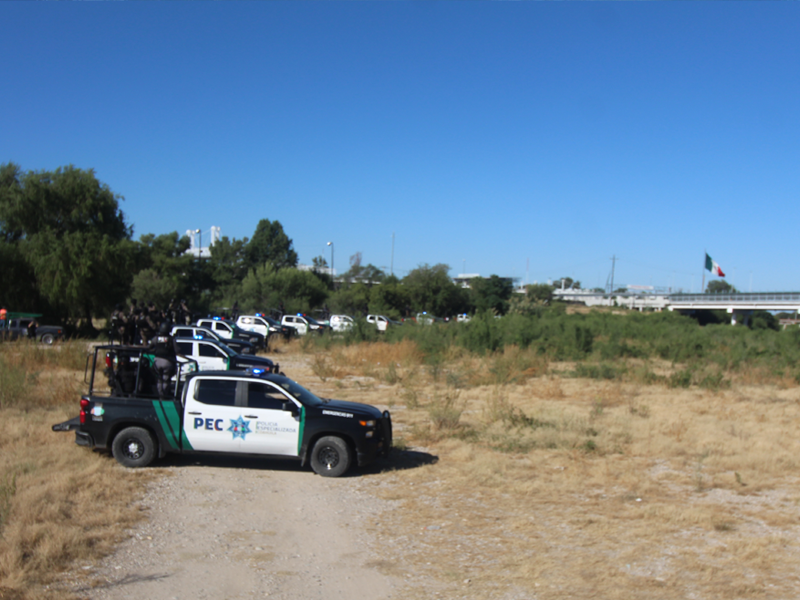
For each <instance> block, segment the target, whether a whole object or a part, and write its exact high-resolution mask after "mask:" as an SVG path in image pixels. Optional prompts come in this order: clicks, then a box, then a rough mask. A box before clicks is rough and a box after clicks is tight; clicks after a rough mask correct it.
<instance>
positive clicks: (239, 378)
mask: <svg viewBox="0 0 800 600" xmlns="http://www.w3.org/2000/svg"><path fill="white" fill-rule="evenodd" d="M108 348H110V347H98V348H97V349H96V350H95V356H94V363H93V369H92V376H91V379H90V384H89V393H88V394H87V395H85V396H83V397H82V398H81V400H80V413H79V415H78V416H77V417H75V418H73V419H70V420H69V421H65V422H63V423H58V424H56V425H53V427H52V429H53V431H74V432H75V442H76V443H77V444H78V445H79V446H86V447H89V448H95V449H100V450H110V451H111V453H112V454H113V456H114V458H116V459H117V461H118V462H119V463H120V464H122V465H124V466H126V467H145V466H147V465H149V464H150V463H151V462H152V461H153V460H155V459H156V458H158V457H162V456H165V455H166V454H168V453H203V452H213V453H225V454H250V455H261V456H268V457H283V458H291V459H295V460H299V461H300V463H301V464H302V465H306V464H308V465H310V466H311V468H312V469H313V470H314V472H315V473H317V474H319V475H322V476H325V477H338V476H340V475H343V474H344V473H346V472H347V471H348V470H349V469H350V467H351V466H352V465H354V464H357V465H359V466H363V465H367V464H369V463H370V462H372V461H374V460H375V459H376V458H378V457H379V456H386V455H387V454H388V452H389V449H390V448H391V445H392V420H391V415H390V414H389V411H383V412H381V411H380V410H379V409H377V408H375V407H374V406H370V405H368V404H360V403H357V402H344V401H338V400H328V399H326V398H320V397H319V396H317V395H315V394H314V393H312V392H311V391H309V390H307V389H306V388H304V387H303V386H301V385H300V384H298V383H297V382H295V381H292V380H291V379H289V378H288V377H284V376H282V375H275V374H271V373H267V372H265V371H264V370H262V369H247V370H245V371H207V372H198V373H192V374H189V375H188V376H187V377H186V381H185V383H183V384H182V385H181V386H179V391H178V392H176V394H175V395H174V396H173V397H170V398H159V397H158V396H156V395H153V393H152V392H150V391H144V390H141V389H140V388H139V386H136V390H137V391H136V392H135V393H134V394H133V395H128V396H121V395H119V394H118V393H117V392H116V390H115V389H113V388H111V389H104V388H103V386H102V385H100V384H96V381H95V368H96V367H97V366H98V354H99V353H102V352H103V351H106V350H108ZM117 348H118V347H117ZM142 352H144V350H142ZM101 364H102V362H101ZM136 368H137V369H138V372H137V373H136V375H135V378H136V381H139V379H140V377H141V371H142V370H145V369H147V368H148V367H147V361H145V360H142V359H140V360H137V361H136Z"/></svg>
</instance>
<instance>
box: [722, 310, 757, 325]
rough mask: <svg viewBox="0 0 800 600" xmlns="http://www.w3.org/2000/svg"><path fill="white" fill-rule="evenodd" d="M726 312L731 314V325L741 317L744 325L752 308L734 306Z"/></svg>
mask: <svg viewBox="0 0 800 600" xmlns="http://www.w3.org/2000/svg"><path fill="white" fill-rule="evenodd" d="M728 312H729V313H730V315H731V325H736V324H737V323H738V322H739V320H740V319H743V323H744V325H749V324H750V315H752V314H753V311H752V310H736V309H735V308H729V309H728Z"/></svg>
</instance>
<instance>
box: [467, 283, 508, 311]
mask: <svg viewBox="0 0 800 600" xmlns="http://www.w3.org/2000/svg"><path fill="white" fill-rule="evenodd" d="M513 293H514V286H513V285H512V283H511V281H509V280H508V279H503V278H502V277H499V276H497V275H492V276H491V277H489V279H484V278H483V277H475V278H474V279H472V281H470V296H471V298H472V303H473V304H474V305H475V309H476V310H478V311H480V312H483V311H485V310H491V311H493V312H494V313H495V314H496V315H504V314H506V313H507V312H508V301H509V299H510V298H511V294H513Z"/></svg>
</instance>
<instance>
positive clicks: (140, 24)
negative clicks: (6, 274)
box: [0, 2, 800, 291]
mask: <svg viewBox="0 0 800 600" xmlns="http://www.w3.org/2000/svg"><path fill="white" fill-rule="evenodd" d="M0 22H2V23H3V35H2V36H0V56H2V59H3V60H2V63H1V65H2V66H0V81H2V94H0V163H6V162H9V161H10V162H14V163H17V164H18V165H20V166H21V167H22V168H23V169H24V170H41V169H48V170H49V169H55V168H57V167H59V166H63V165H68V164H73V165H75V166H77V167H80V168H85V169H90V168H91V169H94V170H95V171H96V173H97V176H98V177H99V178H100V179H101V180H102V181H103V182H105V183H107V184H108V185H109V186H110V187H111V188H112V190H114V191H115V192H116V193H118V194H121V195H122V196H124V197H125V200H124V201H123V202H122V204H121V205H122V209H123V211H124V212H125V214H126V216H127V219H128V222H129V223H130V224H132V225H133V227H134V237H135V238H137V239H138V237H139V236H140V235H141V234H144V233H155V234H160V233H168V232H171V231H179V232H181V233H183V232H184V231H186V230H187V229H195V228H200V229H202V230H203V231H204V232H205V233H204V236H205V235H207V232H208V231H209V229H210V227H211V226H212V225H217V226H219V227H221V229H222V234H223V235H227V236H229V237H236V238H243V237H249V236H251V235H252V233H253V232H254V230H255V227H256V224H257V223H258V221H259V220H260V219H262V218H268V219H270V220H276V219H277V220H278V221H280V222H281V223H282V224H283V226H284V229H285V230H286V232H287V233H288V235H289V236H290V237H291V238H292V239H293V241H294V247H295V249H296V250H297V252H298V254H299V257H300V260H301V262H304V263H310V262H311V260H312V258H313V257H315V256H318V255H323V256H324V257H325V258H326V260H328V261H330V260H331V255H330V248H329V247H328V246H327V245H326V244H327V242H328V241H333V242H334V249H335V256H334V259H335V266H336V269H337V270H338V271H342V270H345V269H346V268H347V267H348V266H349V265H348V260H349V257H350V256H352V255H354V254H355V253H356V252H361V253H362V260H363V263H372V264H375V265H377V266H379V267H383V268H385V269H386V270H387V271H388V270H389V268H390V267H392V266H393V269H394V272H395V273H396V274H398V275H400V276H403V275H405V274H406V273H407V272H408V271H409V270H411V269H413V268H415V267H416V266H418V265H419V264H422V263H429V264H436V263H446V264H448V265H450V267H451V275H456V274H458V273H461V272H462V271H463V270H464V269H466V271H467V272H469V273H480V274H482V275H486V276H488V275H490V274H499V275H503V276H515V277H518V278H520V279H521V280H522V281H523V282H524V281H526V280H527V281H528V282H534V281H538V282H543V281H547V280H548V279H550V278H557V277H560V276H570V277H572V278H574V279H578V280H580V281H581V282H582V284H583V286H584V287H595V286H599V287H603V286H604V285H605V284H606V281H607V278H608V275H609V273H610V271H611V264H612V263H611V257H612V256H616V257H617V259H618V260H617V262H616V273H615V283H617V284H639V285H654V286H665V287H668V286H672V287H674V288H683V289H684V290H685V291H690V290H692V289H694V291H699V289H700V283H701V277H702V265H703V256H704V254H703V253H704V251H706V250H707V251H708V253H709V254H710V255H711V256H712V257H713V258H714V259H715V260H716V261H717V262H718V263H719V264H720V265H721V266H722V268H723V270H725V271H726V273H727V275H728V278H727V279H728V280H729V281H730V282H731V283H733V284H734V285H736V286H737V287H738V288H739V289H741V290H743V291H747V290H749V289H753V290H754V291H764V290H793V291H794V290H800V268H798V267H797V266H796V261H795V257H796V255H797V240H798V235H797V229H798V227H800V110H799V109H800V35H798V31H800V4H798V3H796V2H793V3H788V2H776V3H772V2H766V3H750V2H736V3H718V2H715V3H694V2H682V3H650V2H647V3H594V2H582V3H533V2H494V3H483V2H437V3H432V2H431V3H426V2H380V3H378V2H374V3H363V2H348V3H336V2H331V3H316V2H299V3H283V2H242V3H239V2H193V3H183V2H169V3H150V2H130V3H93V2H92V3H52V2H46V3H28V2H23V3H16V2H2V3H0ZM393 235H394V255H393V256H392V236H393ZM206 239H207V238H206ZM392 260H393V263H392ZM707 275H708V274H707Z"/></svg>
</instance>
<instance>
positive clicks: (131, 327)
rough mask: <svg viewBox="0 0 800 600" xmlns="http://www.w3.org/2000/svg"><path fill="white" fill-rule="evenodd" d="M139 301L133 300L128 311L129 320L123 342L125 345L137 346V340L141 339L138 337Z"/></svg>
mask: <svg viewBox="0 0 800 600" xmlns="http://www.w3.org/2000/svg"><path fill="white" fill-rule="evenodd" d="M136 305H137V301H136V298H131V305H130V308H129V309H128V318H127V322H126V327H125V337H124V339H123V341H122V343H123V344H125V345H131V346H135V345H136V340H137V339H139V338H138V336H137V335H136V333H137V332H136V318H137V314H136V310H137V306H136Z"/></svg>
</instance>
